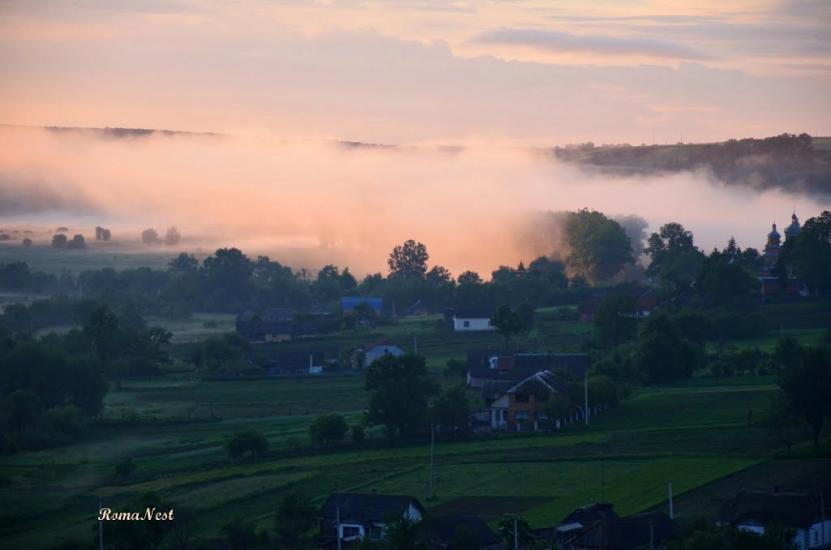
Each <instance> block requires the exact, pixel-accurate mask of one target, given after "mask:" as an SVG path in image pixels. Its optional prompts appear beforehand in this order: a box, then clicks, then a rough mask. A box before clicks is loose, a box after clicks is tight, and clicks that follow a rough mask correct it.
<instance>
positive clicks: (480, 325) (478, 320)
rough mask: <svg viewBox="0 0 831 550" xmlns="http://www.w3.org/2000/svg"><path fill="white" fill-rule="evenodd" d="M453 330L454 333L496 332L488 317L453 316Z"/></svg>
mask: <svg viewBox="0 0 831 550" xmlns="http://www.w3.org/2000/svg"><path fill="white" fill-rule="evenodd" d="M453 330H454V331H455V332H477V331H485V330H496V327H495V326H493V325H492V324H491V320H490V317H460V316H458V315H453Z"/></svg>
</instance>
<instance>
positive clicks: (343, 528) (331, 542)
mask: <svg viewBox="0 0 831 550" xmlns="http://www.w3.org/2000/svg"><path fill="white" fill-rule="evenodd" d="M424 516H425V511H424V507H423V506H422V505H421V503H420V502H419V501H418V500H416V499H415V498H414V497H411V496H402V495H377V494H360V493H333V494H331V495H329V497H328V498H327V499H326V502H324V503H323V506H322V507H321V509H320V538H321V546H322V547H326V548H328V547H336V546H337V542H338V540H340V541H342V542H355V541H359V540H362V539H364V538H365V537H368V538H369V539H370V540H376V541H377V540H383V538H384V536H385V534H386V530H387V527H388V526H389V525H390V524H391V523H393V522H396V521H399V520H402V519H406V520H408V521H411V522H415V523H418V522H420V521H422V519H424Z"/></svg>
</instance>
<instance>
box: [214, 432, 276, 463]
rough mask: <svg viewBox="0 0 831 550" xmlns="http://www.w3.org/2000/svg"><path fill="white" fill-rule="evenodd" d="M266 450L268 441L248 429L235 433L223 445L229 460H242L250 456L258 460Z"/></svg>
mask: <svg viewBox="0 0 831 550" xmlns="http://www.w3.org/2000/svg"><path fill="white" fill-rule="evenodd" d="M267 450H268V440H267V439H266V438H265V436H264V435H263V434H262V432H258V431H257V430H254V429H248V430H244V431H241V432H237V433H235V434H234V435H233V436H231V438H230V439H229V440H228V441H227V442H226V443H225V451H226V452H227V453H228V456H229V457H231V458H242V457H244V456H250V457H251V458H258V457H260V456H262V455H263V454H265V452H266V451H267Z"/></svg>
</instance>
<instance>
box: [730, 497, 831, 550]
mask: <svg viewBox="0 0 831 550" xmlns="http://www.w3.org/2000/svg"><path fill="white" fill-rule="evenodd" d="M823 507H824V508H823ZM716 522H717V524H718V525H729V526H732V527H735V528H737V529H739V530H741V531H749V532H751V533H756V534H759V535H764V534H765V533H766V532H768V530H770V529H772V528H779V529H781V528H784V529H785V530H786V532H789V533H791V543H792V545H793V547H794V548H796V549H797V550H808V549H811V548H831V514H829V505H828V504H827V503H825V502H824V499H823V498H822V497H821V496H819V495H810V494H802V493H787V492H781V491H779V490H778V489H774V490H773V491H741V492H739V493H738V494H737V495H736V496H735V497H733V498H731V499H729V500H727V501H725V502H724V503H722V505H721V507H720V508H719V511H718V514H717V516H716Z"/></svg>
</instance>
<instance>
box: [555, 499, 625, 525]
mask: <svg viewBox="0 0 831 550" xmlns="http://www.w3.org/2000/svg"><path fill="white" fill-rule="evenodd" d="M603 519H619V518H618V515H617V514H616V513H615V510H614V508H613V506H612V505H611V504H610V503H608V502H594V503H592V504H587V505H586V506H581V507H580V508H577V509H576V510H574V511H573V512H572V513H570V514H569V515H567V516H566V517H565V518H563V521H561V522H560V525H562V524H564V523H579V524H581V525H584V526H587V525H591V524H593V523H595V522H598V521H600V520H603Z"/></svg>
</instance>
